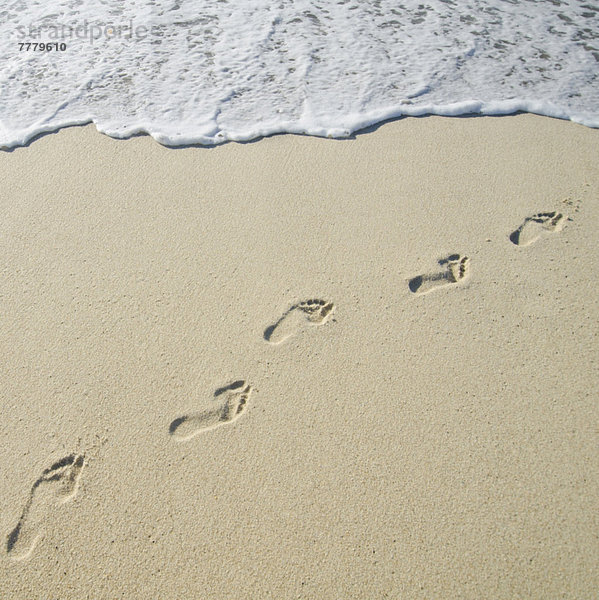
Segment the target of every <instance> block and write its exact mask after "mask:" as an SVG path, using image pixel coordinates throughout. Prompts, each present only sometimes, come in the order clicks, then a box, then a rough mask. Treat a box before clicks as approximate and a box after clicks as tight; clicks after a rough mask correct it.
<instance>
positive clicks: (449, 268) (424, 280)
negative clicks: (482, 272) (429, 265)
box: [408, 254, 470, 294]
mask: <svg viewBox="0 0 599 600" xmlns="http://www.w3.org/2000/svg"><path fill="white" fill-rule="evenodd" d="M439 264H440V265H441V266H442V267H445V271H442V272H441V273H434V274H432V275H418V277H414V278H413V279H410V281H409V282H408V285H409V287H410V291H411V292H413V293H414V294H426V293H428V292H431V291H432V290H435V289H437V288H441V287H445V286H446V285H452V284H455V283H460V282H461V281H464V280H465V279H467V278H468V275H469V274H470V259H469V258H468V257H467V256H462V255H460V254H452V255H451V256H448V257H447V258H444V259H442V260H440V261H439Z"/></svg>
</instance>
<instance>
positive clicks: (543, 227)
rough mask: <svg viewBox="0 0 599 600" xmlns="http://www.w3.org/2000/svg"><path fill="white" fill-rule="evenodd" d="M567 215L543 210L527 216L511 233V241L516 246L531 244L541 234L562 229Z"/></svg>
mask: <svg viewBox="0 0 599 600" xmlns="http://www.w3.org/2000/svg"><path fill="white" fill-rule="evenodd" d="M565 222H566V217H565V215H563V214H562V213H560V212H557V211H552V212H542V213H537V214H536V215H533V216H532V217H527V218H526V219H524V223H522V225H520V227H518V229H516V231H513V232H512V233H511V234H510V241H511V242H512V243H513V244H516V246H530V244H532V243H533V242H536V241H537V240H538V239H539V238H540V237H541V236H544V235H546V234H548V233H557V232H558V231H561V230H562V228H563V226H564V223H565Z"/></svg>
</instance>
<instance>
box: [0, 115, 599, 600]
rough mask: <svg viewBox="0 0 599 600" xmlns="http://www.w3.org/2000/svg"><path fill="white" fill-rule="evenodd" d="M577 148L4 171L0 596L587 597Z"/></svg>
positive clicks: (187, 160) (195, 152)
mask: <svg viewBox="0 0 599 600" xmlns="http://www.w3.org/2000/svg"><path fill="white" fill-rule="evenodd" d="M598 157H599V131H596V130H591V129H587V128H584V127H581V126H578V125H574V124H572V123H569V122H564V121H558V120H552V119H547V118H542V117H536V116H530V115H518V116H511V117H503V118H455V119H447V118H440V117H439V118H437V117H428V118H422V119H405V120H399V121H395V122H393V123H388V124H385V125H382V126H381V127H379V128H378V129H376V130H375V131H371V132H368V133H363V134H361V135H358V136H356V137H355V139H351V140H343V141H340V140H326V139H316V138H308V137H301V136H276V137H272V138H267V139H262V140H259V141H257V142H255V143H250V144H227V145H225V146H222V147H217V148H210V149H207V148H186V149H168V148H164V147H162V146H160V145H159V144H157V143H156V142H154V141H153V140H152V139H151V138H148V137H136V138H133V139H130V140H127V141H118V140H114V139H110V138H108V137H106V136H103V135H101V134H99V133H97V132H96V130H95V128H93V127H92V126H90V127H83V128H81V127H78V128H71V129H67V130H63V131H61V132H59V133H57V134H54V135H48V136H45V137H42V138H40V139H38V140H36V141H34V142H33V143H32V144H31V145H30V146H29V147H27V148H19V149H16V150H14V151H12V152H3V153H0V175H1V181H2V185H1V193H0V198H1V210H2V217H1V219H0V265H1V271H2V285H1V288H0V307H1V310H0V335H1V340H2V343H1V344H0V351H1V353H2V356H1V364H2V367H3V368H2V370H1V372H0V406H1V414H2V419H1V420H0V432H1V436H2V437H1V439H2V443H1V444H0V467H1V473H2V478H1V481H0V533H1V535H2V548H1V555H0V597H1V598H7V599H11V600H17V599H23V600H25V599H27V600H32V599H38V598H39V599H42V598H44V599H52V600H54V599H60V600H68V599H77V600H80V599H84V598H91V599H114V598H176V599H187V598H189V599H198V598H201V599H206V600H212V599H244V598H260V599H262V598H273V599H288V598H290V599H291V598H293V599H296V598H306V599H308V598H313V599H331V600H333V599H334V600H339V599H353V598H360V599H367V600H375V599H379V598H397V599H406V598H407V599H411V598H418V599H420V598H458V597H459V598H468V599H473V600H474V599H477V600H479V599H481V598H506V599H508V598H509V599H513V598H527V599H531V598H539V599H552V598H576V599H586V598H589V599H590V598H594V597H596V596H595V594H596V593H597V589H599V573H598V565H599V523H598V521H599V516H598V515H599V502H598V499H599V486H598V480H599V450H598V449H599V443H598V442H599V439H598V438H599V426H598V419H597V412H598V411H597V400H598V397H599V394H598V392H599V385H598V370H597V348H598V341H599V336H598V331H599V319H598V317H599V311H598V302H597V290H598V284H599V269H598V266H599V265H598V256H599V249H598V242H599V235H598V227H599V166H598Z"/></svg>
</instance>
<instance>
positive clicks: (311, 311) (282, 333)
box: [264, 299, 335, 344]
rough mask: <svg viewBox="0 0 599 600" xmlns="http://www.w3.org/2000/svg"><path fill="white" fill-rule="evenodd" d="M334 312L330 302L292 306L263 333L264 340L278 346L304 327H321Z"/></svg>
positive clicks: (310, 302) (323, 301)
mask: <svg viewBox="0 0 599 600" xmlns="http://www.w3.org/2000/svg"><path fill="white" fill-rule="evenodd" d="M334 310H335V305H334V304H333V303H332V302H326V301H325V300H316V299H313V300H306V301H305V302H299V303H298V304H294V305H293V306H292V307H291V308H290V309H289V310H287V311H286V312H285V313H284V314H283V316H282V317H281V318H280V319H279V320H278V321H277V322H276V323H275V324H274V325H271V326H270V327H267V328H266V330H265V331H264V339H265V340H266V341H267V342H270V343H271V344H280V343H282V342H284V341H285V340H286V339H287V338H289V337H291V336H292V335H294V334H296V333H298V332H299V331H301V330H302V329H304V328H305V327H306V326H310V325H323V324H324V323H326V322H327V320H328V318H329V317H330V316H331V313H332V312H333V311H334Z"/></svg>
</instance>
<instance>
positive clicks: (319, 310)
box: [6, 211, 567, 560]
mask: <svg viewBox="0 0 599 600" xmlns="http://www.w3.org/2000/svg"><path fill="white" fill-rule="evenodd" d="M566 220H567V217H566V216H565V215H563V214H562V213H560V212H557V211H552V212H539V213H536V214H534V215H531V216H529V217H527V218H525V219H524V221H523V222H522V224H521V225H520V226H519V227H518V229H516V230H514V231H513V232H512V233H511V234H510V236H509V239H510V241H511V242H512V243H513V244H515V245H517V246H529V245H531V244H533V243H534V242H536V241H537V240H538V239H540V238H542V237H545V236H547V235H550V234H553V233H557V232H559V231H561V229H562V228H563V226H564V223H565V221H566ZM438 262H439V267H440V270H439V271H437V272H435V273H429V274H424V275H418V276H416V277H413V278H412V279H410V280H409V281H408V287H409V289H410V291H411V292H412V293H414V294H427V293H429V292H431V291H433V290H436V289H441V288H444V287H447V286H455V285H459V284H461V283H463V282H464V281H466V280H467V279H468V277H469V275H470V259H469V258H468V257H467V256H463V255H461V254H452V255H450V256H447V257H446V258H443V259H441V260H439V261H438ZM334 310H335V305H334V304H333V303H332V302H329V301H326V300H320V299H310V300H305V301H303V302H299V303H297V304H294V305H293V306H291V307H290V308H289V309H288V310H286V311H285V312H284V313H283V314H282V315H281V317H280V318H279V319H278V320H277V321H275V322H274V323H273V324H272V325H270V326H269V327H267V328H266V330H265V331H264V340H265V341H266V342H268V343H269V344H272V345H275V346H278V345H280V344H282V343H283V342H285V341H286V340H288V339H289V338H291V337H292V336H295V335H300V334H302V333H304V332H305V331H306V330H308V329H310V328H313V327H317V326H320V325H324V324H325V323H326V322H327V321H328V320H329V318H330V316H331V315H332V314H333V312H334ZM251 394H252V386H251V385H250V384H249V383H248V382H247V381H246V380H244V379H238V380H236V381H234V382H232V383H229V384H227V385H225V386H223V387H221V388H218V389H217V390H216V391H215V392H214V395H213V399H212V405H211V406H209V407H208V408H205V409H204V410H200V411H192V412H190V413H187V414H184V415H181V416H179V417H177V418H176V419H174V420H173V421H172V422H171V423H170V425H169V428H168V432H169V434H170V436H171V437H172V438H173V439H174V440H176V441H178V442H188V441H190V440H191V439H193V438H195V437H196V436H197V435H198V434H200V433H203V432H206V431H210V430H214V429H217V428H219V427H221V426H223V425H230V424H232V423H234V422H235V421H237V420H238V419H239V418H240V417H241V416H242V415H243V414H244V413H245V412H246V410H247V407H248V402H249V399H250V396H251ZM84 465H85V460H84V456H83V455H82V454H69V455H68V456H65V457H64V458H62V459H61V460H59V461H57V462H55V463H54V464H53V465H51V466H50V467H48V468H47V469H45V470H44V471H43V472H42V474H41V476H40V477H39V478H38V479H37V480H36V481H35V483H34V484H33V486H32V488H31V491H30V492H29V496H28V498H27V501H26V503H25V506H24V507H23V510H22V512H21V516H20V518H19V521H18V523H17V524H16V526H15V528H14V529H13V530H12V531H11V532H10V533H9V534H8V536H7V539H6V552H7V554H8V556H9V557H10V558H12V559H14V560H23V559H26V558H29V557H30V556H31V554H32V553H33V550H34V548H35V546H36V544H37V543H38V542H39V540H40V539H41V538H42V537H43V535H44V523H45V522H46V520H47V519H49V518H51V517H52V515H53V514H54V513H55V512H56V511H58V510H61V509H62V507H63V505H65V504H67V503H68V502H69V501H71V500H72V499H73V498H74V497H75V496H76V495H77V490H78V487H79V480H80V478H81V473H82V471H83V467H84Z"/></svg>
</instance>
